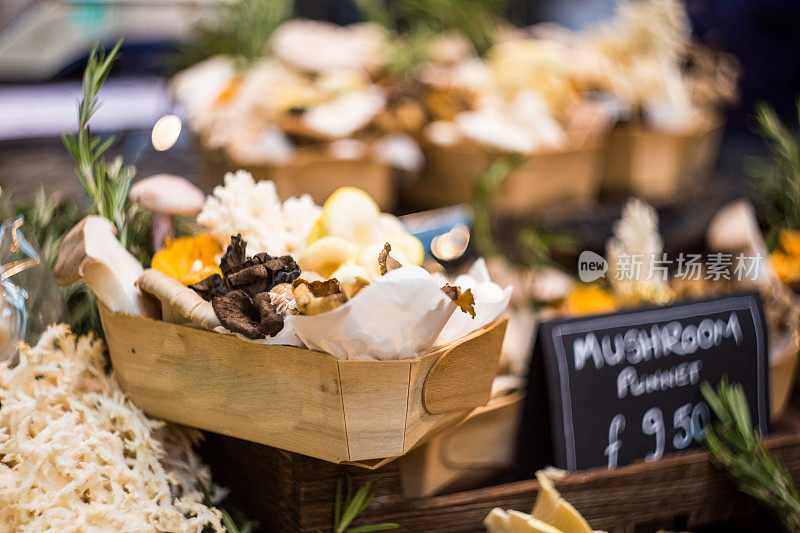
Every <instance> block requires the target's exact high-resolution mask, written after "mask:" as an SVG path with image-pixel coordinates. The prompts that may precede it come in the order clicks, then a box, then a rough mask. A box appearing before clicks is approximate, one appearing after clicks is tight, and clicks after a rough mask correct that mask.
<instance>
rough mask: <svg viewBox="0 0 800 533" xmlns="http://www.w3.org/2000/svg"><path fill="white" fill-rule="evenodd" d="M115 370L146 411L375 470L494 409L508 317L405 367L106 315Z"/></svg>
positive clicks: (402, 362) (405, 363) (103, 311)
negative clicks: (475, 413)
mask: <svg viewBox="0 0 800 533" xmlns="http://www.w3.org/2000/svg"><path fill="white" fill-rule="evenodd" d="M100 317H101V320H102V322H103V329H104V331H105V334H106V340H107V344H108V350H109V353H110V355H111V361H112V363H113V365H114V373H115V375H116V378H117V381H119V384H120V386H121V387H122V389H123V390H124V391H125V393H126V394H127V395H128V397H129V398H130V399H131V401H133V403H135V404H136V405H137V406H138V407H139V408H141V409H142V410H143V411H144V412H146V413H147V414H149V415H151V416H154V417H157V418H163V419H164V420H169V421H172V422H177V423H180V424H184V425H187V426H192V427H197V428H201V429H206V430H209V431H215V432H218V433H222V434H225V435H230V436H235V437H238V438H241V439H247V440H250V441H254V442H258V443H261V444H268V445H270V446H275V447H278V448H281V449H285V450H291V451H294V452H298V453H302V454H306V455H309V456H312V457H318V458H321V459H325V460H327V461H331V462H334V463H345V462H354V463H358V464H360V465H362V466H365V467H369V468H374V467H376V466H377V465H379V464H381V463H382V462H384V461H385V460H387V459H392V458H395V457H397V456H400V455H402V454H404V453H406V452H407V451H409V450H410V449H411V448H413V447H414V446H416V445H417V444H419V443H420V442H422V441H424V440H425V439H426V438H429V437H430V436H432V435H434V434H435V433H436V432H437V431H438V430H441V429H443V428H445V427H447V426H449V425H452V424H454V423H456V422H457V421H458V420H460V419H462V418H463V417H464V416H466V415H467V414H468V413H469V412H470V411H471V410H472V409H473V408H475V407H477V406H479V405H483V404H485V403H486V402H487V401H488V400H489V397H490V394H491V386H492V380H493V378H494V376H495V374H496V373H497V366H498V360H499V358H500V347H501V345H502V342H503V336H504V334H505V327H506V322H507V320H506V319H501V320H498V321H495V322H493V323H492V324H489V325H487V326H484V327H483V328H480V329H479V330H476V331H474V332H472V333H471V334H469V335H466V336H464V337H462V338H460V339H458V340H456V341H454V342H453V343H451V344H448V345H446V346H443V347H440V348H438V349H436V350H433V351H431V352H430V353H428V354H426V355H423V356H420V357H417V358H413V359H405V360H399V361H372V360H370V361H366V360H353V361H342V360H339V359H336V358H335V357H334V356H332V355H330V354H326V353H321V352H314V351H311V350H306V349H300V348H294V347H291V346H275V345H267V344H258V343H252V342H247V341H243V340H241V339H239V338H237V337H235V336H233V335H223V334H220V333H214V332H210V331H205V330H201V329H196V328H190V327H186V326H180V325H177V324H170V323H167V322H162V321H158V320H152V319H149V318H145V317H140V316H132V315H127V314H124V313H112V312H110V311H109V310H108V309H106V308H105V307H104V306H102V305H101V306H100Z"/></svg>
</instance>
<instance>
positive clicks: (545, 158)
mask: <svg viewBox="0 0 800 533" xmlns="http://www.w3.org/2000/svg"><path fill="white" fill-rule="evenodd" d="M422 147H423V151H424V153H425V161H426V168H425V171H424V173H423V176H422V177H421V178H420V180H419V182H418V183H416V184H414V185H413V189H412V188H411V187H409V190H408V191H407V196H409V197H410V198H411V199H412V201H415V202H417V203H420V204H424V206H425V207H427V208H436V207H443V206H447V205H454V204H458V203H468V202H470V201H471V200H472V195H473V192H474V189H475V182H476V181H477V179H478V178H479V177H480V176H481V174H482V173H483V172H484V171H485V170H486V168H487V167H488V165H489V163H490V162H491V160H492V157H493V155H492V153H491V152H489V151H487V150H486V149H484V148H482V147H480V146H478V145H477V144H474V143H470V142H461V143H459V144H458V145H454V146H444V145H439V144H435V143H432V142H430V141H423V142H422ZM603 153H604V147H603V144H602V142H601V141H600V140H593V141H592V142H588V143H584V144H583V145H582V146H581V147H577V148H570V149H564V150H552V151H542V152H539V153H536V154H533V155H530V156H528V157H527V158H526V159H525V161H524V162H523V163H522V165H521V166H520V167H519V168H517V169H516V170H514V171H513V172H511V174H510V175H509V176H508V177H507V178H506V179H505V180H504V182H503V183H502V184H501V185H500V186H499V188H498V190H497V191H496V193H495V199H494V207H495V209H496V210H497V211H498V212H499V213H502V214H506V215H527V214H531V213H536V212H541V211H545V210H548V209H551V208H554V207H582V206H589V205H592V204H594V203H595V202H596V200H597V195H598V193H599V189H600V184H601V180H602V170H603V168H602V162H603V159H602V157H603Z"/></svg>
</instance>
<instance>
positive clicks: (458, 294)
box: [442, 283, 475, 318]
mask: <svg viewBox="0 0 800 533" xmlns="http://www.w3.org/2000/svg"><path fill="white" fill-rule="evenodd" d="M442 292H444V293H445V294H446V295H447V296H448V297H449V298H450V299H451V300H453V301H454V302H455V303H456V305H457V306H458V307H459V308H461V310H462V311H463V312H465V313H469V314H470V316H472V318H475V297H474V296H472V289H467V290H465V291H462V290H461V287H457V286H455V285H450V284H449V283H448V284H447V285H445V286H444V287H442Z"/></svg>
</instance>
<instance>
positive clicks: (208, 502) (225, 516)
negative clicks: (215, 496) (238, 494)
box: [195, 479, 250, 533]
mask: <svg viewBox="0 0 800 533" xmlns="http://www.w3.org/2000/svg"><path fill="white" fill-rule="evenodd" d="M195 487H196V488H197V490H198V491H200V493H201V494H202V495H203V505H205V506H206V507H215V508H217V509H218V510H219V512H220V513H222V526H223V527H224V528H225V531H227V532H228V533H241V531H240V530H239V526H237V525H236V522H234V521H233V518H231V515H230V513H228V511H226V510H225V509H223V508H222V507H220V506H218V505H215V504H214V501H213V500H212V499H211V494H209V492H208V489H207V488H206V486H205V485H203V483H202V482H201V481H200V480H199V479H198V480H197V482H196V483H195ZM245 529H246V530H249V529H250V528H249V527H245V528H242V531H244V530H245Z"/></svg>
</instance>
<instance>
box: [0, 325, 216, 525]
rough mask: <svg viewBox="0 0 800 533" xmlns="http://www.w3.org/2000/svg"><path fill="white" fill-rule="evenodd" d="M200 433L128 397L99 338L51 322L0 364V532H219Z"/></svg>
mask: <svg viewBox="0 0 800 533" xmlns="http://www.w3.org/2000/svg"><path fill="white" fill-rule="evenodd" d="M199 438H200V433H199V432H197V431H194V430H188V429H184V428H178V427H176V426H171V425H165V424H164V423H163V422H160V421H156V420H150V419H148V418H147V417H146V416H145V415H144V414H143V413H142V412H141V411H140V410H139V409H138V408H137V407H135V406H134V405H133V404H131V403H130V402H129V401H128V400H127V399H126V398H125V396H124V394H123V393H122V391H121V390H120V388H119V385H118V384H117V382H116V381H115V380H114V378H113V376H112V375H108V374H106V373H105V371H104V356H103V345H102V342H100V341H98V340H95V339H92V338H90V337H80V338H76V337H75V336H74V335H72V334H71V333H70V331H69V328H68V327H67V326H65V325H56V326H51V327H50V328H48V329H47V331H45V333H44V334H43V335H42V337H41V339H40V341H39V343H38V344H37V345H36V346H34V347H27V346H24V347H22V349H21V350H20V354H19V362H18V364H17V365H16V366H14V365H13V364H12V363H11V362H9V361H6V362H3V363H0V532H3V533H5V532H12V531H14V532H17V531H64V532H68V531H120V532H126V531H136V532H149V531H153V532H155V531H174V532H187V533H188V532H200V531H202V530H203V528H204V527H205V526H206V525H208V526H209V527H210V528H211V529H212V530H213V531H224V528H223V527H222V525H221V513H220V512H219V511H218V510H217V509H215V508H209V507H207V506H206V505H204V504H203V503H202V495H201V494H200V493H199V492H197V491H196V489H195V483H196V482H197V480H198V479H199V480H201V481H202V482H203V483H206V484H207V483H208V481H209V479H208V478H209V474H208V471H207V470H206V468H205V467H204V466H203V465H202V464H201V463H200V461H199V459H198V458H197V456H196V455H195V454H194V452H193V451H192V444H193V443H194V442H196V441H197V439H199Z"/></svg>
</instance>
